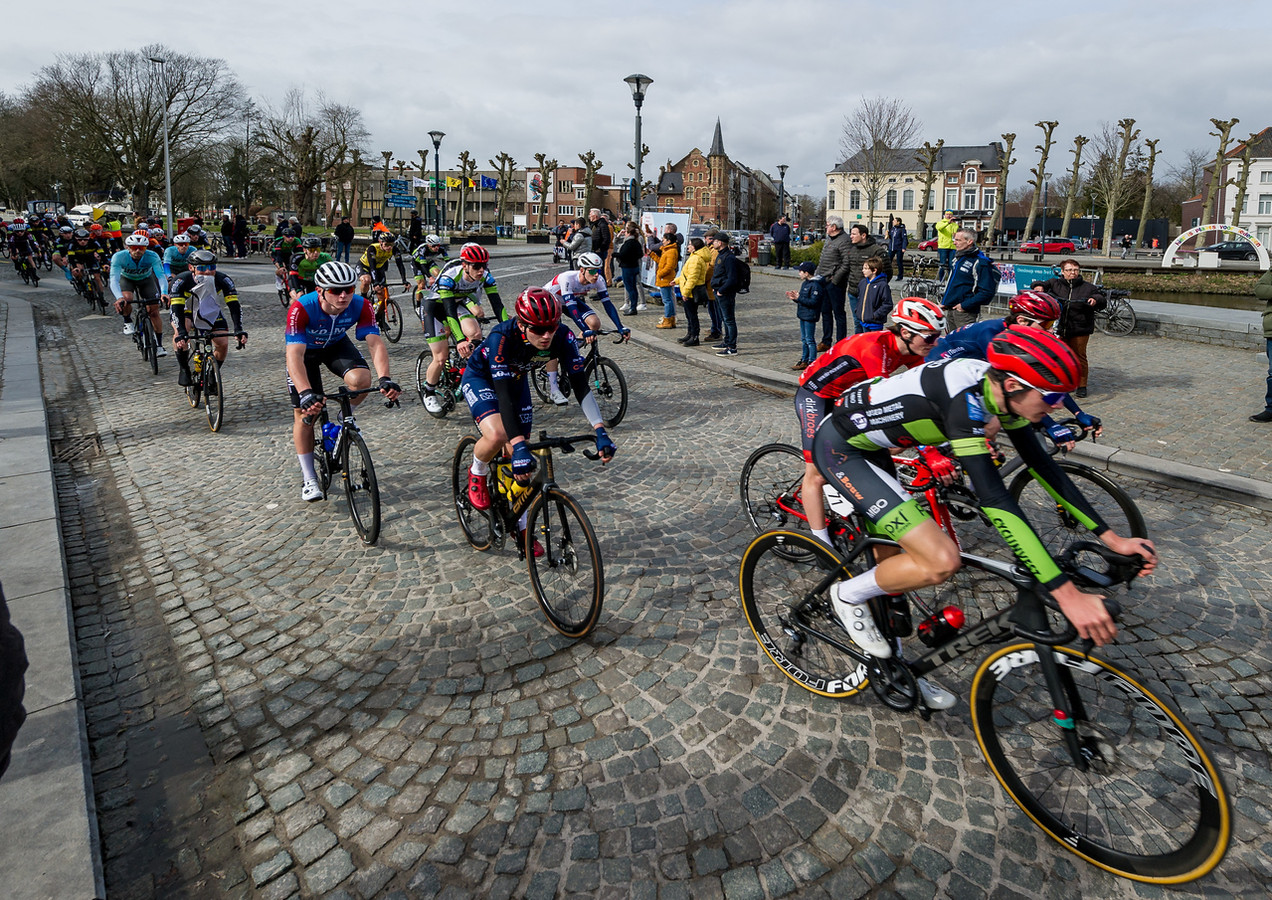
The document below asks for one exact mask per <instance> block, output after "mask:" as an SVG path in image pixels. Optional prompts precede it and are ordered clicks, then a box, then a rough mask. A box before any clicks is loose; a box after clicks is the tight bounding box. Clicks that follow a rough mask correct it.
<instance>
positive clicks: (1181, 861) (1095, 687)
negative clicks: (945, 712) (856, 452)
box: [740, 531, 1232, 884]
mask: <svg viewBox="0 0 1272 900" xmlns="http://www.w3.org/2000/svg"><path fill="white" fill-rule="evenodd" d="M881 546H888V547H895V546H897V545H896V544H895V543H893V542H890V541H883V540H880V539H876V538H866V539H863V540H861V541H859V542H857V543H856V545H855V547H854V548H853V551H852V553H850V554H849V555H848V556H847V557H842V556H840V555H839V554H837V553H836V552H834V551H833V550H831V549H830V548H829V547H827V546H826V545H824V544H823V543H822V542H821V541H819V540H817V539H816V538H814V537H812V536H811V535H805V534H799V533H795V532H789V531H772V532H768V533H766V534H762V535H760V536H759V537H757V538H755V539H754V540H753V541H752V542H751V544H750V546H749V547H747V549H746V551H745V553H744V554H743V556H742V565H741V571H740V587H741V595H742V605H743V609H744V610H745V613H746V617H747V621H748V623H750V626H751V629H752V631H753V632H754V634H755V638H756V640H757V641H758V642H759V644H760V646H761V648H763V650H764V652H765V654H766V655H767V656H768V658H769V659H770V660H771V661H772V662H773V663H774V664H775V665H776V666H777V667H778V668H779V669H781V670H782V672H783V674H785V675H786V676H787V677H788V678H790V679H791V680H792V681H794V682H795V683H796V684H798V685H799V686H800V687H802V688H804V689H806V690H809V691H812V692H813V693H816V694H820V695H821V696H824V697H832V698H845V697H850V696H853V695H855V694H858V693H860V692H861V691H863V690H864V689H865V688H866V687H867V686H869V687H870V688H871V689H872V691H873V693H874V695H875V696H876V698H877V699H879V700H880V702H882V703H883V704H884V705H885V706H887V707H889V708H890V709H893V710H897V711H906V710H913V709H916V708H918V709H919V712H920V713H921V714H922V715H923V717H924V718H927V717H928V715H929V714H930V712H929V710H928V709H927V708H926V707H925V706H924V705H923V701H922V698H921V694H920V692H919V689H918V684H917V680H916V679H918V678H920V677H925V676H927V675H928V674H930V673H931V672H933V671H935V670H936V669H938V668H940V667H942V666H945V665H946V664H949V663H952V662H954V661H956V660H959V659H961V658H962V657H964V656H967V655H968V654H969V653H971V652H972V651H974V650H976V649H978V648H980V647H983V646H987V645H990V644H996V643H1003V642H1007V641H1011V640H1013V639H1016V640H1015V642H1014V643H1010V644H1008V646H1005V647H1001V648H999V649H997V650H994V651H993V652H992V653H990V655H989V656H987V657H986V658H985V659H984V660H983V661H982V662H981V663H980V665H979V666H978V667H977V669H976V672H975V675H974V676H973V678H972V686H971V693H970V696H969V705H970V707H971V726H972V730H973V732H974V733H975V734H976V738H977V742H978V744H979V746H980V748H981V752H982V753H983V754H984V756H985V760H986V762H987V763H988V764H989V767H990V770H991V771H992V772H993V774H994V777H995V778H997V779H998V782H999V783H1000V784H1001V785H1002V787H1003V789H1004V790H1005V791H1006V792H1007V795H1008V796H1009V797H1010V798H1011V799H1012V800H1013V801H1014V802H1015V803H1016V804H1017V805H1018V806H1020V808H1021V809H1022V810H1023V811H1024V812H1025V813H1026V815H1028V816H1029V817H1030V818H1031V819H1032V820H1033V821H1034V822H1035V823H1036V824H1037V825H1038V826H1039V827H1040V828H1042V830H1043V831H1044V832H1045V833H1046V834H1047V835H1048V836H1049V837H1051V838H1053V839H1054V840H1056V841H1057V842H1058V843H1059V844H1060V845H1061V846H1062V847H1064V848H1065V849H1066V850H1068V851H1070V852H1072V853H1075V854H1077V855H1078V856H1080V857H1082V858H1083V859H1085V860H1087V861H1088V862H1091V863H1093V864H1095V865H1097V866H1099V867H1101V868H1103V869H1106V870H1107V871H1109V872H1112V873H1114V874H1115V875H1119V876H1121V877H1124V878H1130V879H1134V880H1137V881H1145V882H1153V883H1158V884H1179V883H1182V882H1186V881H1191V880H1193V879H1196V878H1200V877H1201V876H1203V875H1205V874H1206V873H1207V872H1209V871H1211V870H1212V869H1214V867H1215V866H1216V865H1218V864H1219V861H1220V860H1221V859H1222V858H1223V855H1224V853H1225V852H1226V850H1227V846H1228V842H1229V839H1230V836H1231V833H1232V812H1231V806H1230V801H1229V798H1228V793H1227V789H1226V787H1225V786H1224V782H1223V778H1222V776H1221V775H1220V772H1219V770H1218V768H1217V767H1216V766H1215V764H1214V762H1213V760H1212V759H1211V756H1210V753H1209V751H1208V750H1207V749H1206V747H1205V745H1204V744H1203V743H1202V741H1201V739H1200V738H1199V737H1198V736H1197V735H1196V733H1195V732H1194V731H1193V730H1192V728H1191V727H1190V726H1189V725H1188V723H1187V722H1186V721H1185V720H1184V719H1183V717H1182V716H1181V715H1180V714H1179V713H1178V712H1177V711H1176V710H1175V709H1174V707H1173V705H1172V704H1171V703H1170V702H1169V700H1167V699H1164V698H1163V697H1162V695H1159V694H1157V693H1155V692H1154V691H1153V690H1152V689H1150V688H1149V687H1147V686H1145V685H1144V684H1143V683H1142V682H1141V681H1140V680H1139V679H1138V677H1137V676H1136V675H1134V674H1133V673H1131V672H1129V671H1127V670H1123V669H1120V668H1118V667H1117V666H1115V665H1113V664H1112V663H1109V662H1106V661H1105V660H1103V659H1101V658H1099V657H1097V656H1093V655H1092V654H1091V653H1090V650H1091V645H1090V643H1089V642H1082V643H1081V644H1080V645H1079V646H1078V647H1076V648H1075V647H1070V646H1065V645H1067V644H1070V643H1072V642H1073V641H1074V640H1075V639H1076V637H1077V632H1076V630H1075V629H1074V627H1073V626H1072V625H1071V624H1070V623H1069V622H1068V621H1067V620H1065V619H1064V618H1063V616H1060V615H1059V613H1058V612H1049V609H1055V606H1054V602H1053V601H1052V600H1051V598H1050V595H1049V594H1048V593H1047V591H1046V590H1045V589H1044V588H1042V586H1041V585H1039V584H1038V583H1037V582H1036V581H1035V580H1034V579H1033V578H1032V577H1031V576H1030V575H1029V573H1028V572H1027V571H1026V570H1025V569H1024V568H1023V567H1021V566H1019V565H1017V564H1016V563H1015V562H1014V561H1012V562H1000V561H997V560H990V559H983V558H980V557H976V556H970V555H967V554H963V556H962V568H961V569H960V571H959V572H958V573H956V575H955V576H954V578H952V579H951V580H950V581H948V582H946V583H945V584H943V585H939V586H937V587H935V588H929V589H927V590H926V591H924V592H915V593H912V594H907V595H904V596H902V597H899V598H885V597H877V598H875V599H873V600H871V601H870V605H871V610H872V612H873V613H874V615H875V619H876V622H877V623H878V624H879V626H880V630H881V631H882V632H883V634H884V637H885V638H886V639H887V640H889V642H892V643H894V644H895V642H896V641H897V640H898V639H899V638H901V637H905V636H907V635H908V634H910V632H911V630H912V629H913V628H914V626H913V624H912V623H913V622H914V621H916V620H917V621H920V622H921V624H920V625H919V626H918V629H917V631H918V634H919V637H920V639H923V638H924V637H925V634H926V638H927V639H926V640H924V643H925V644H927V645H928V647H929V648H930V649H924V650H921V651H920V653H921V655H919V656H917V657H914V658H911V659H904V658H902V657H900V656H898V655H894V656H893V657H891V658H889V659H880V658H877V657H872V656H869V655H867V654H865V653H863V652H862V651H861V650H859V649H857V647H856V646H855V644H853V642H852V639H851V638H849V637H848V635H847V633H846V632H845V631H844V630H843V628H842V626H841V625H840V624H839V621H838V618H837V616H836V614H835V612H834V610H833V608H832V606H831V603H832V601H831V599H830V594H829V589H830V587H831V585H833V584H834V583H835V582H837V581H840V580H842V579H844V578H846V577H850V576H851V575H852V574H853V572H856V571H861V570H862V568H863V566H868V565H870V564H872V563H871V562H870V560H871V558H872V557H873V548H875V547H881ZM1057 563H1058V564H1059V565H1060V568H1061V569H1062V570H1063V571H1064V572H1065V573H1066V574H1068V575H1069V577H1070V578H1072V579H1073V580H1074V582H1075V584H1078V585H1079V586H1080V587H1083V588H1084V589H1094V590H1111V589H1112V588H1114V587H1117V586H1119V585H1124V584H1128V583H1130V582H1131V580H1132V579H1134V578H1135V576H1136V573H1137V572H1138V569H1139V564H1140V561H1139V559H1138V558H1136V557H1125V556H1119V555H1118V554H1115V553H1113V552H1112V551H1110V550H1108V549H1107V548H1106V547H1104V546H1103V545H1101V544H1096V543H1083V544H1077V545H1074V546H1072V547H1070V548H1069V550H1068V551H1066V553H1064V554H1062V555H1061V557H1060V558H1059V559H1057ZM1105 602H1106V605H1107V606H1108V607H1109V611H1110V613H1111V614H1112V615H1113V616H1114V617H1115V618H1116V617H1117V615H1118V614H1119V613H1120V606H1119V605H1118V604H1117V603H1116V601H1113V600H1106V601H1105ZM950 608H953V609H954V610H955V612H958V613H959V617H958V618H961V617H962V613H963V610H964V609H967V610H968V618H969V619H970V618H973V617H977V616H979V619H980V620H979V622H976V623H974V624H973V623H969V624H968V625H966V626H964V627H962V628H961V629H958V628H956V627H954V625H953V620H955V618H956V617H955V616H953V615H951V614H950V612H949V609H950ZM916 613H917V615H918V616H919V617H921V618H918V619H916V617H915V614H916ZM1049 617H1052V618H1049ZM938 623H944V624H943V627H937V625H938ZM925 629H927V630H926V632H925Z"/></svg>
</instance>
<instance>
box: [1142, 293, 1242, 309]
mask: <svg viewBox="0 0 1272 900" xmlns="http://www.w3.org/2000/svg"><path fill="white" fill-rule="evenodd" d="M1131 299H1132V300H1154V301H1156V302H1158V303H1183V304H1187V305H1189V306H1214V307H1218V308H1219V309H1253V310H1262V309H1263V305H1264V304H1263V301H1262V300H1260V299H1258V298H1257V297H1255V296H1254V295H1253V294H1196V293H1183V292H1177V291H1132V292H1131Z"/></svg>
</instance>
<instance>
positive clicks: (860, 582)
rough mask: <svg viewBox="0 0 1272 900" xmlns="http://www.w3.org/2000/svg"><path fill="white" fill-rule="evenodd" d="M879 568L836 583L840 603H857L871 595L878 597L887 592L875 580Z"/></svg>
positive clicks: (864, 600)
mask: <svg viewBox="0 0 1272 900" xmlns="http://www.w3.org/2000/svg"><path fill="white" fill-rule="evenodd" d="M878 570H879V569H878V567H877V566H876V567H875V568H873V569H871V570H870V571H868V572H864V573H862V574H861V575H858V576H857V577H856V578H849V579H848V580H847V581H841V582H839V583H838V584H836V585H835V587H834V591H835V599H836V600H838V601H839V602H840V603H848V604H851V605H856V604H858V603H865V602H866V601H867V600H869V599H870V598H871V597H878V596H879V595H880V594H886V593H887V591H885V590H884V589H883V588H881V587H879V583H878V582H877V581H875V572H877V571H878Z"/></svg>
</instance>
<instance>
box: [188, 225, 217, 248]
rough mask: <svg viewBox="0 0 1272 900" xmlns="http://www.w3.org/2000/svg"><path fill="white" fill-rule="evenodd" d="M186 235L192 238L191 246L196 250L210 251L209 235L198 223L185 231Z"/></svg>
mask: <svg viewBox="0 0 1272 900" xmlns="http://www.w3.org/2000/svg"><path fill="white" fill-rule="evenodd" d="M185 234H186V235H187V236H188V237H189V238H190V246H191V247H192V248H193V249H195V250H210V249H212V248H211V247H209V246H208V233H207V232H206V231H204V230H203V226H202V225H199V224H198V223H195V224H192V225H191V226H190V227H189V228H187V229H186V230H185Z"/></svg>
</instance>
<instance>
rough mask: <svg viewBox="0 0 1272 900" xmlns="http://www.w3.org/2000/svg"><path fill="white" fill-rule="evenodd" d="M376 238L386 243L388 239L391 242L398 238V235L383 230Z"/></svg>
mask: <svg viewBox="0 0 1272 900" xmlns="http://www.w3.org/2000/svg"><path fill="white" fill-rule="evenodd" d="M375 239H376V240H377V241H379V242H380V243H382V244H383V243H385V242H386V241H387V242H388V243H390V244H391V243H393V242H394V241H396V240H397V235H396V234H394V233H393V232H391V231H381V232H380V233H379V234H377V235H376V236H375Z"/></svg>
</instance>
